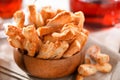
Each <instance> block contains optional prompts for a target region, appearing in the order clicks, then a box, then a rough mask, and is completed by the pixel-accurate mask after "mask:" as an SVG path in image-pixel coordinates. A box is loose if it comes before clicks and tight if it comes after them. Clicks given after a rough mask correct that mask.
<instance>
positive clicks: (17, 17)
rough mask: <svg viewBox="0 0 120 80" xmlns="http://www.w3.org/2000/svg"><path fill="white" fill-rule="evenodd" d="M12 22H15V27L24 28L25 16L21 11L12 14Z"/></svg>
mask: <svg viewBox="0 0 120 80" xmlns="http://www.w3.org/2000/svg"><path fill="white" fill-rule="evenodd" d="M14 21H15V22H16V26H17V27H19V28H23V27H24V21H25V14H24V13H23V11H21V10H19V11H16V12H15V13H14Z"/></svg>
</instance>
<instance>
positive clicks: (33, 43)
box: [22, 25, 42, 56]
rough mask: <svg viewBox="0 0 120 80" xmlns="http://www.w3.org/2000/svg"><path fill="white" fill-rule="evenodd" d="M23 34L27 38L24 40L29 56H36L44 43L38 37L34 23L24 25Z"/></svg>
mask: <svg viewBox="0 0 120 80" xmlns="http://www.w3.org/2000/svg"><path fill="white" fill-rule="evenodd" d="M22 34H23V35H24V37H25V40H24V42H23V46H24V49H26V50H27V51H28V55H29V56H34V55H35V53H36V52H38V51H39V48H40V47H41V45H42V41H41V39H40V38H39V37H38V35H37V32H36V29H35V27H34V25H29V26H27V27H24V28H23V31H22Z"/></svg>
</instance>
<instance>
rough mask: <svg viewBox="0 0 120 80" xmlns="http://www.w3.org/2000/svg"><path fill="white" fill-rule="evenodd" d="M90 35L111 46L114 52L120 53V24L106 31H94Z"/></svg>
mask: <svg viewBox="0 0 120 80" xmlns="http://www.w3.org/2000/svg"><path fill="white" fill-rule="evenodd" d="M90 36H92V37H93V38H94V39H96V40H98V41H100V42H102V44H103V45H105V46H106V47H109V48H110V49H111V50H113V51H114V52H119V53H120V24H117V25H115V26H114V27H113V28H111V29H108V30H105V31H99V32H93V33H91V34H90Z"/></svg>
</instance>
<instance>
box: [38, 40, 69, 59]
mask: <svg viewBox="0 0 120 80" xmlns="http://www.w3.org/2000/svg"><path fill="white" fill-rule="evenodd" d="M68 47H69V44H68V43H67V42H66V41H56V42H55V43H53V42H49V41H47V42H46V43H45V44H43V45H42V46H41V49H40V52H39V54H38V56H37V58H42V59H59V58H61V57H62V55H63V54H64V52H65V51H66V50H67V49H68Z"/></svg>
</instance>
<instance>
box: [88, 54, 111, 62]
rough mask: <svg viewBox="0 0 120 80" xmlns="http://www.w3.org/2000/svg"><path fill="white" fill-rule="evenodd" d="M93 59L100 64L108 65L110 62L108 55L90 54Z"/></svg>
mask: <svg viewBox="0 0 120 80" xmlns="http://www.w3.org/2000/svg"><path fill="white" fill-rule="evenodd" d="M90 56H91V58H92V59H94V60H95V61H96V62H97V63H99V64H104V63H108V62H109V61H110V58H109V55H107V54H102V53H100V54H90Z"/></svg>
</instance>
